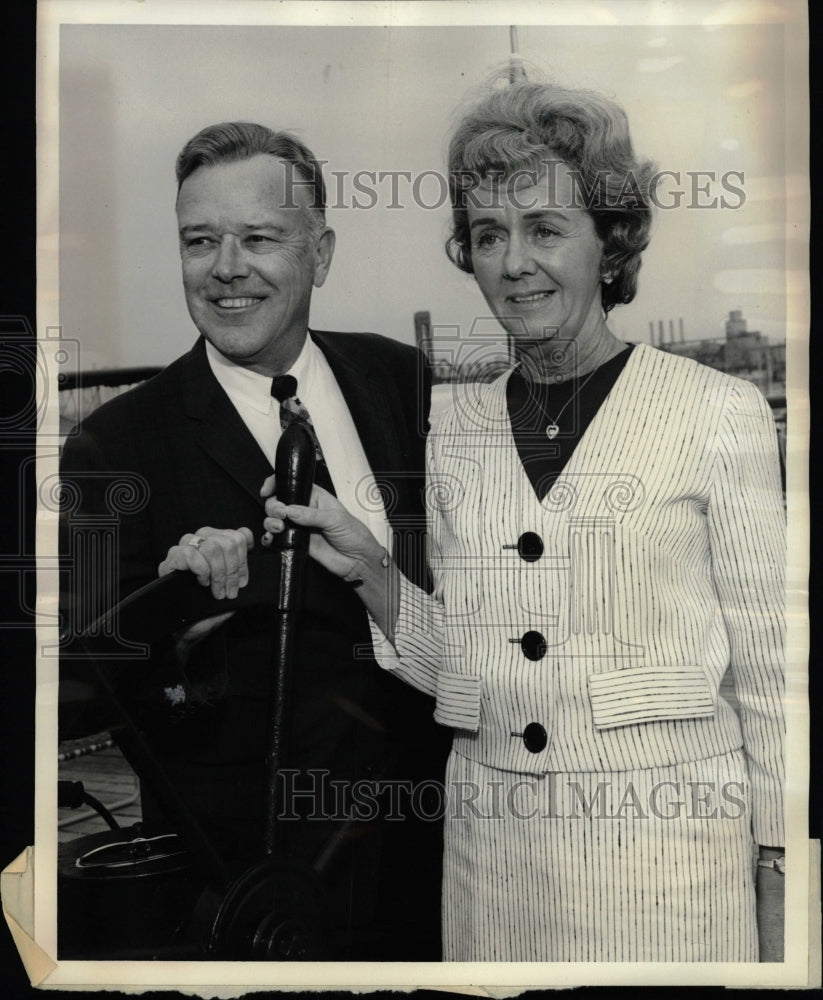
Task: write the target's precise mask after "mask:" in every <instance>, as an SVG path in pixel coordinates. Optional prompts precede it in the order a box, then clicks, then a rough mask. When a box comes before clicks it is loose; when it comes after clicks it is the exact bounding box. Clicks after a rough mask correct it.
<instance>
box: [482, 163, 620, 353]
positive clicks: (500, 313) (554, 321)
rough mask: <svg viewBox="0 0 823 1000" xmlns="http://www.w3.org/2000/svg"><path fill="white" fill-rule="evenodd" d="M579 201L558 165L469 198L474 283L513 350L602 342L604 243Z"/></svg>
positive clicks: (485, 187) (490, 185) (486, 185)
mask: <svg viewBox="0 0 823 1000" xmlns="http://www.w3.org/2000/svg"><path fill="white" fill-rule="evenodd" d="M581 194H582V192H581V188H580V184H579V183H577V184H576V183H575V180H574V178H573V175H572V173H571V171H570V170H569V168H568V167H567V166H566V164H565V163H563V162H562V161H560V160H554V161H550V162H549V163H547V164H546V165H545V166H544V169H543V170H542V171H541V172H540V173H536V172H534V171H521V172H519V173H515V174H514V175H512V176H511V177H509V178H506V179H504V180H502V181H499V182H495V181H492V180H486V181H484V182H483V183H482V184H480V185H479V187H477V188H475V189H473V191H471V192H470V194H469V197H468V219H469V229H470V234H471V255H472V266H473V268H474V274H475V277H476V279H477V284H478V285H479V286H480V290H481V291H482V293H483V295H484V296H485V298H486V302H488V304H489V307H490V308H491V310H492V311H493V312H494V315H495V316H496V317H497V319H498V320H499V321H500V323H501V324H502V325H503V327H504V328H505V329H506V330H507V331H508V332H509V333H510V334H511V336H512V337H513V338H514V341H515V345H516V344H517V342H518V341H519V340H527V341H534V340H538V341H543V340H552V341H554V342H555V343H557V344H558V346H559V344H560V343H561V342H569V341H576V342H577V346H578V348H580V349H583V348H585V347H586V346H587V345H588V344H589V343H590V344H594V343H596V342H597V339H598V337H600V336H601V335H602V332H603V330H604V328H605V320H604V317H603V314H602V310H601V302H600V277H601V274H600V267H601V258H602V255H603V244H602V241H601V240H600V239H599V237H598V236H597V233H596V232H595V228H594V221H593V219H592V217H591V216H590V215H589V213H588V212H587V211H586V210H585V209H584V208H583V207H582V197H581Z"/></svg>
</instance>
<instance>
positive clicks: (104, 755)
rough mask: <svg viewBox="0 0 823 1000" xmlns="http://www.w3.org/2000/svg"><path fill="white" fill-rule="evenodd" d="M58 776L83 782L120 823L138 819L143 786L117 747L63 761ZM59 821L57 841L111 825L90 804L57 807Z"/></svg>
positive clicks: (67, 839)
mask: <svg viewBox="0 0 823 1000" xmlns="http://www.w3.org/2000/svg"><path fill="white" fill-rule="evenodd" d="M77 742H78V743H79V742H80V741H77ZM73 746H74V744H61V746H60V749H61V750H64V749H71V748H72V747H73ZM57 777H58V779H59V780H60V781H82V782H83V786H84V788H85V790H86V791H87V792H88V793H89V794H90V795H93V796H94V797H95V798H97V799H99V800H100V801H101V802H102V803H103V805H104V806H105V807H106V808H107V809H108V810H109V811H110V812H113V813H114V818H115V819H116V820H117V822H118V823H119V824H120V825H121V826H131V825H132V824H133V823H137V822H139V820H140V818H141V817H140V785H139V782H138V780H137V775H136V774H135V773H134V771H133V770H132V769H131V767H130V766H129V765H128V764H127V763H126V761H125V760H124V759H123V755H122V754H121V753H120V751H119V750H118V749H117V748H116V747H113V746H112V747H108V748H106V749H102V750H96V751H94V752H92V753H87V754H84V755H82V756H78V757H74V758H72V759H71V760H65V761H63V760H61V761H60V762H59V763H58V767H57ZM57 822H58V830H57V842H58V844H63V843H66V842H67V841H70V840H74V839H75V838H76V837H82V836H85V835H86V834H88V833H100V832H101V831H103V830H108V828H109V827H108V824H107V823H106V822H105V820H103V819H102V818H101V817H100V816H98V814H97V813H96V812H93V811H92V810H91V809H90V807H88V806H80V807H79V808H78V809H58V811H57Z"/></svg>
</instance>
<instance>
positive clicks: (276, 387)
mask: <svg viewBox="0 0 823 1000" xmlns="http://www.w3.org/2000/svg"><path fill="white" fill-rule="evenodd" d="M271 394H272V396H274V398H275V399H277V400H279V401H280V402H281V403H284V402H285V401H286V400H287V399H291V398H292V397H293V396H296V395H297V379H296V378H295V377H294V375H275V376H274V378H273V379H272V381H271Z"/></svg>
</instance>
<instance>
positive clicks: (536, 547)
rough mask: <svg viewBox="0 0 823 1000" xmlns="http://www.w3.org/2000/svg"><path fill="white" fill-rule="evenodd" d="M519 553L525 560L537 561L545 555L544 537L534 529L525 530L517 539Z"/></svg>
mask: <svg viewBox="0 0 823 1000" xmlns="http://www.w3.org/2000/svg"><path fill="white" fill-rule="evenodd" d="M517 554H518V555H519V556H520V558H521V559H522V560H523V561H524V562H537V560H538V559H539V558H540V557H541V556H542V555H543V539H542V538H541V537H540V535H537V534H535V532H533V531H524V532H523V534H522V535H521V536H520V537H519V538H518V539H517Z"/></svg>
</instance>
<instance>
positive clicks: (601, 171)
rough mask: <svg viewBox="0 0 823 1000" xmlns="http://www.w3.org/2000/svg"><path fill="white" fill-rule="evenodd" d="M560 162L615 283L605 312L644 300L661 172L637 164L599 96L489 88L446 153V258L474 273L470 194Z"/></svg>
mask: <svg viewBox="0 0 823 1000" xmlns="http://www.w3.org/2000/svg"><path fill="white" fill-rule="evenodd" d="M557 158H559V159H560V160H562V161H563V162H564V163H565V164H566V165H567V166H568V167H569V168H570V169H571V171H572V176H573V179H574V181H575V185H576V188H577V190H578V192H579V194H578V195H577V196H576V198H575V204H576V205H578V206H579V207H580V208H584V209H585V210H586V211H587V212H588V213H589V215H590V216H591V217H592V220H593V221H594V225H595V230H596V232H597V235H598V237H599V238H600V239H601V240H602V241H603V264H602V268H603V274H604V275H605V274H608V275H611V277H612V279H613V280H612V282H611V283H610V284H606V283H602V284H601V289H602V302H603V308H604V310H605V311H606V312H608V311H609V310H610V309H612V308H613V307H614V306H615V305H618V304H620V303H626V302H631V300H632V299H633V298H634V296H635V293H636V291H637V272H638V271H639V269H640V254H641V253H642V252H643V250H645V249H646V247H647V246H648V244H649V232H650V229H651V205H652V203H651V196H650V185H651V183H652V178H653V175H654V165H653V164H652V163H651V162H650V161H649V160H641V159H638V158H637V157H636V156H635V154H634V151H633V149H632V142H631V137H630V135H629V123H628V119H627V117H626V114H625V112H624V111H623V110H622V109H621V108H619V107H618V106H617V105H616V104H615V103H614V102H613V101H610V100H609V99H608V98H606V97H603V96H602V95H600V94H597V93H595V92H593V91H587V90H566V89H564V88H561V87H557V86H555V85H553V84H548V83H542V82H540V83H537V82H525V83H519V84H514V85H510V86H506V87H503V88H498V89H493V88H492V87H491V86H489V87H486V88H484V89H483V91H482V92H481V94H480V97H479V99H476V100H475V103H474V104H473V106H471V107H470V108H469V110H468V111H466V112H465V114H464V115H463V117H462V119H461V120H460V122H459V123H458V125H457V128H456V129H455V131H454V134H453V136H452V139H451V142H450V144H449V191H450V194H451V204H452V232H451V235H450V236H449V239H448V241H447V243H446V252H447V253H448V255H449V257H450V258H451V260H452V261H453V262H454V263H455V264H456V265H457V266H458V267H459V268H460V269H461V270H463V271H466V272H467V273H469V274H472V273H473V270H474V269H473V267H472V257H471V238H470V234H469V222H468V211H467V207H466V206H467V197H468V195H469V192H470V191H471V190H472V189H473V188H475V187H477V185H478V184H480V182H481V181H482V180H484V179H486V178H492V179H497V180H504V179H506V178H508V177H511V176H512V175H513V174H515V173H517V172H519V171H532V172H534V173H535V175H537V174H539V172H540V169H541V165H545V164H547V163H551V162H552V161H553V162H554V163H556V162H557Z"/></svg>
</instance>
